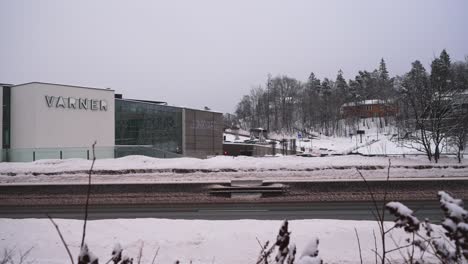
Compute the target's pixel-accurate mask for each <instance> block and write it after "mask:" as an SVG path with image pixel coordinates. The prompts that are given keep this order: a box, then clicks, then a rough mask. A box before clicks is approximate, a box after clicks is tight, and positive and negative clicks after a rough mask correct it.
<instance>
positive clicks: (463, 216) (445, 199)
mask: <svg viewBox="0 0 468 264" xmlns="http://www.w3.org/2000/svg"><path fill="white" fill-rule="evenodd" d="M438 196H439V199H440V207H441V208H442V210H443V211H444V214H445V220H444V221H443V222H442V227H443V228H444V229H445V231H446V232H445V235H446V236H447V237H448V238H449V239H450V240H451V241H453V243H454V244H455V249H454V250H451V249H450V248H447V247H443V246H442V245H441V244H442V242H443V241H439V240H435V241H434V243H433V244H434V247H435V248H436V249H437V253H439V255H441V256H443V257H444V258H446V259H447V260H453V261H457V260H461V259H462V258H465V260H466V259H468V212H467V211H466V210H465V209H464V208H463V201H462V200H460V199H454V198H453V197H452V196H450V195H449V194H448V193H446V192H443V191H440V192H439V193H438Z"/></svg>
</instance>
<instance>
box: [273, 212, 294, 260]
mask: <svg viewBox="0 0 468 264" xmlns="http://www.w3.org/2000/svg"><path fill="white" fill-rule="evenodd" d="M290 234H291V232H288V221H286V220H285V221H284V222H283V224H282V225H281V228H280V230H279V233H278V236H277V238H276V246H278V253H277V254H276V257H275V261H276V263H278V264H283V263H284V261H285V260H286V257H287V256H288V253H289V248H288V246H289V239H290V238H289V235H290Z"/></svg>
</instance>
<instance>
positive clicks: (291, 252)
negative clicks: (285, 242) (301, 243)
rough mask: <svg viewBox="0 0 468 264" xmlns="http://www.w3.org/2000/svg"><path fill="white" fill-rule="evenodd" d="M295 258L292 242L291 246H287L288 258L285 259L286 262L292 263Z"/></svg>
mask: <svg viewBox="0 0 468 264" xmlns="http://www.w3.org/2000/svg"><path fill="white" fill-rule="evenodd" d="M295 259H296V245H295V244H292V245H291V246H289V255H288V259H287V260H286V264H293V263H294V260H295Z"/></svg>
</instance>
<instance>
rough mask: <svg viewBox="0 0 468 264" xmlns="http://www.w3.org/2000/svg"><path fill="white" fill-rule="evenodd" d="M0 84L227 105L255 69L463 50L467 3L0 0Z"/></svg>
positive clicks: (392, 65) (403, 61)
mask: <svg viewBox="0 0 468 264" xmlns="http://www.w3.org/2000/svg"><path fill="white" fill-rule="evenodd" d="M0 36H1V41H0V82H4V83H13V84H18V83H24V82H30V81H44V82H53V83H64V84H73V85H83V86H92V87H111V88H113V89H115V90H116V92H119V93H123V94H124V97H127V98H138V99H147V100H164V101H167V102H169V104H171V105H179V106H189V107H197V108H200V107H203V106H209V107H211V108H212V109H214V110H218V111H222V112H232V111H234V109H235V105H236V104H237V102H238V101H239V99H240V98H241V97H242V95H244V94H247V93H248V92H249V90H250V88H251V87H253V86H256V85H259V84H264V83H265V80H266V76H267V74H268V73H271V74H272V75H273V76H275V75H278V74H287V75H289V76H291V77H295V78H297V79H299V80H306V79H307V77H308V75H309V73H310V72H311V71H313V72H315V73H316V75H317V76H318V77H320V78H323V77H331V78H333V79H334V78H335V77H336V72H337V71H338V70H339V69H340V68H341V69H342V70H343V71H344V73H345V77H346V78H347V79H349V78H353V77H354V76H355V74H356V73H357V71H358V70H363V69H366V70H372V69H374V68H376V67H377V65H378V63H379V60H380V58H381V57H383V58H385V60H386V61H387V66H388V69H389V71H390V73H391V74H392V75H393V74H402V73H404V72H406V71H408V70H409V68H410V63H411V62H412V61H414V60H416V59H419V60H421V61H422V62H423V63H424V64H425V65H426V66H427V65H428V64H429V63H430V61H431V60H432V59H433V58H434V56H438V54H439V53H440V51H441V50H442V49H443V48H446V49H447V51H448V52H449V54H450V55H451V57H452V60H462V59H464V57H465V55H468V1H466V0H439V1H435V0H434V1H432V0H418V1H416V0H412V1H408V0H399V1H396V0H392V1H385V2H383V1H375V0H368V1H367V0H363V1H358V0H356V1H346V0H342V1H331V0H326V1H325V0H324V1H313V0H304V1H275V0H264V1H252V0H235V1H222V0H213V1H204V0H197V1H191V0H187V1H165V2H163V1H116V0H109V1H58V0H57V1H13V0H12V1H6V0H0Z"/></svg>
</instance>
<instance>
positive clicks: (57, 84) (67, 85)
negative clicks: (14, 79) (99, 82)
mask: <svg viewBox="0 0 468 264" xmlns="http://www.w3.org/2000/svg"><path fill="white" fill-rule="evenodd" d="M29 84H46V85H56V86H66V87H74V88H84V89H94V90H102V91H112V92H114V90H112V89H110V88H96V87H87V86H77V85H69V84H60V83H47V82H27V83H21V84H16V85H13V86H12V87H18V86H24V85H29Z"/></svg>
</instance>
